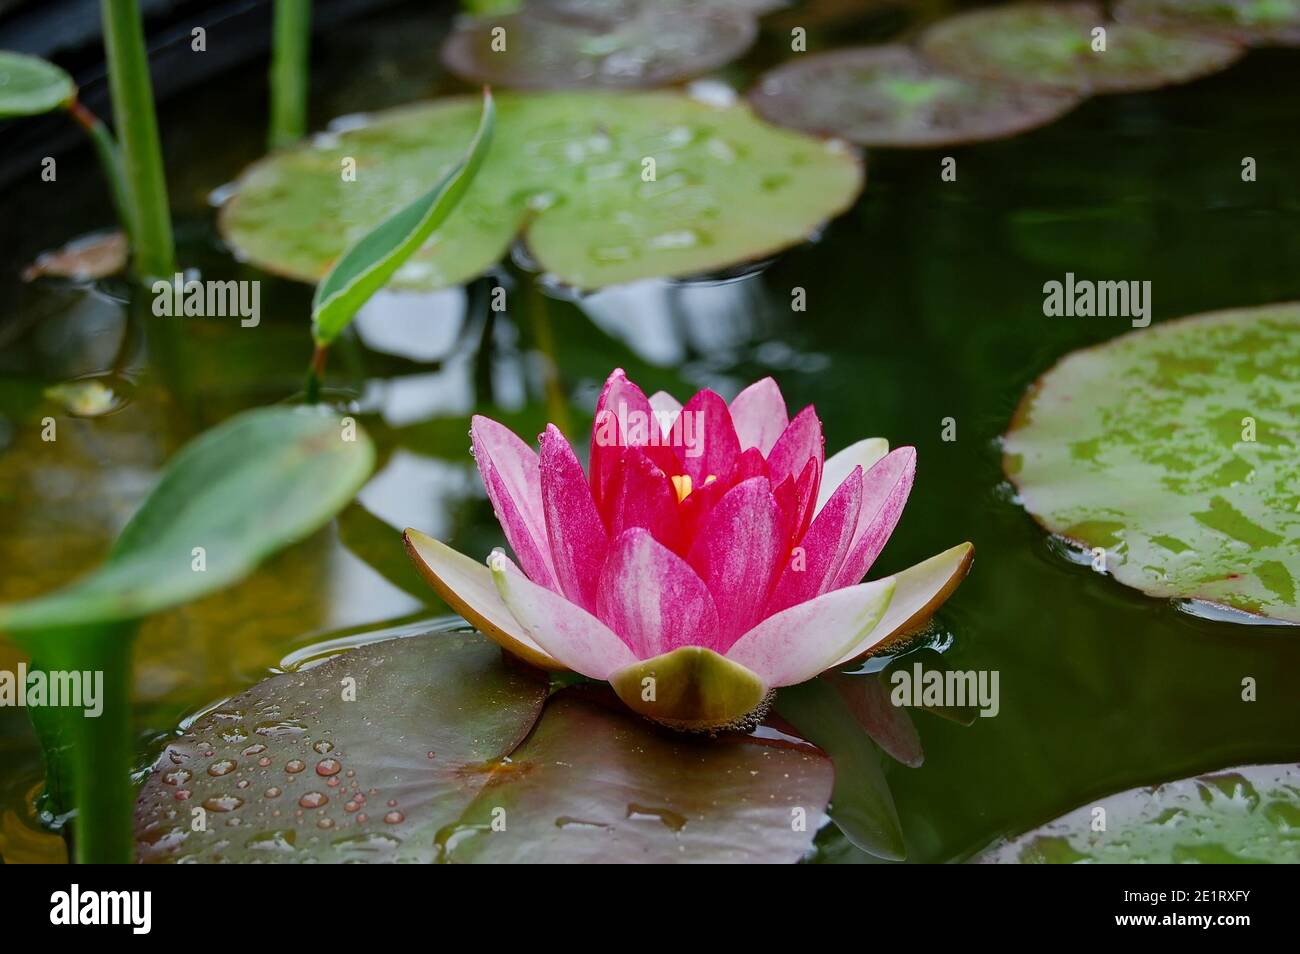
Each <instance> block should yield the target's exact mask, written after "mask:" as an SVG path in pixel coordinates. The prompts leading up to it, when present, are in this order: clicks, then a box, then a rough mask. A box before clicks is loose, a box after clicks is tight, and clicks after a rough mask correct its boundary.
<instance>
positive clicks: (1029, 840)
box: [973, 765, 1300, 864]
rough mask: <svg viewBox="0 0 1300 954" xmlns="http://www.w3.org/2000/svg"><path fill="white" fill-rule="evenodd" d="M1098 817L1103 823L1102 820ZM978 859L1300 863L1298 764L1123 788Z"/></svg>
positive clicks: (992, 861) (1250, 767)
mask: <svg viewBox="0 0 1300 954" xmlns="http://www.w3.org/2000/svg"><path fill="white" fill-rule="evenodd" d="M1099 812H1104V814H1099ZM1099 818H1100V819H1103V820H1104V825H1103V826H1099V825H1098V824H1097V821H1098V819H1099ZM1099 827H1100V828H1101V830H1098V828H1099ZM973 860H974V861H976V862H980V863H983V864H995V863H1006V862H1011V863H1019V864H1075V863H1079V862H1084V863H1094V864H1187V863H1200V864H1233V863H1237V864H1240V863H1251V862H1253V863H1268V862H1272V863H1276V864H1296V863H1297V862H1300V765H1247V766H1243V767H1241V768H1234V769H1227V770H1226V771H1223V772H1216V773H1214V774H1211V775H1200V776H1197V777H1196V778H1184V779H1180V780H1178V781H1176V782H1167V783H1165V784H1164V785H1157V786H1155V787H1154V788H1135V789H1132V790H1130V791H1127V792H1120V793H1119V794H1118V795H1111V796H1110V797H1108V798H1103V799H1099V800H1097V801H1096V802H1091V803H1089V804H1087V805H1083V806H1080V807H1079V808H1077V809H1075V810H1074V811H1072V812H1070V813H1069V814H1067V815H1062V816H1061V817H1060V818H1058V819H1056V820H1055V821H1052V822H1048V823H1047V824H1046V825H1044V826H1042V827H1041V828H1036V829H1034V830H1033V831H1030V832H1026V833H1025V834H1023V835H1020V836H1018V837H1016V838H1012V839H1010V840H1007V841H1003V842H999V843H998V844H995V845H993V846H992V847H990V848H988V849H987V850H986V851H984V852H983V853H981V854H980V855H979V856H978V857H976V858H975V859H973Z"/></svg>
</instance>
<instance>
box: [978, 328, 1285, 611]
mask: <svg viewBox="0 0 1300 954" xmlns="http://www.w3.org/2000/svg"><path fill="white" fill-rule="evenodd" d="M1060 320H1065V319H1060ZM1080 320H1087V319H1080ZM1097 320H1102V319H1097ZM1298 352H1300V304H1295V303H1292V304H1284V305H1268V306H1264V307H1260V308H1248V309H1242V310H1238V311H1224V312H1215V313H1211V314H1206V315H1197V316H1193V317H1191V318H1184V319H1182V320H1179V321H1174V322H1166V323H1164V324H1161V325H1158V326H1155V327H1152V328H1148V329H1143V330H1139V331H1134V332H1132V333H1130V334H1127V335H1124V336H1122V337H1119V338H1116V339H1113V340H1111V341H1109V342H1107V343H1105V344H1102V345H1099V346H1097V347H1094V348H1087V349H1084V350H1082V351H1076V352H1074V353H1073V354H1071V355H1068V356H1067V357H1066V358H1065V359H1063V360H1062V361H1061V362H1060V363H1059V364H1057V365H1056V367H1054V368H1053V369H1052V370H1050V371H1049V372H1048V373H1047V374H1045V375H1044V376H1043V377H1042V379H1040V380H1039V382H1038V383H1037V384H1036V385H1035V386H1034V387H1033V388H1031V389H1030V391H1029V393H1028V394H1027V395H1026V396H1025V399H1024V401H1023V402H1022V403H1021V406H1020V408H1019V410H1018V411H1017V412H1016V415H1015V417H1014V419H1013V421H1012V425H1011V429H1010V430H1009V431H1008V432H1007V434H1006V436H1005V438H1004V443H1003V449H1004V453H1005V457H1004V459H1003V466H1004V469H1005V470H1006V473H1007V476H1008V477H1010V478H1011V480H1012V481H1013V482H1014V483H1015V484H1016V486H1017V487H1018V488H1019V491H1020V498H1021V500H1022V502H1023V504H1024V506H1025V508H1026V509H1027V510H1028V511H1029V512H1030V513H1031V514H1032V515H1033V516H1034V518H1035V519H1036V520H1038V522H1039V523H1041V524H1042V525H1043V526H1044V527H1046V528H1047V529H1048V530H1050V531H1052V532H1053V533H1056V534H1059V535H1060V536H1062V537H1064V538H1066V539H1067V540H1070V541H1073V542H1074V543H1076V544H1078V545H1080V546H1082V547H1086V548H1088V549H1089V550H1092V549H1093V548H1097V547H1100V548H1104V550H1105V554H1104V558H1105V569H1106V571H1107V572H1109V573H1111V574H1113V575H1114V577H1115V578H1116V579H1117V580H1119V581H1120V582H1121V583H1124V584H1126V585H1128V586H1133V587H1136V588H1137V589H1140V590H1142V591H1143V592H1145V593H1148V594H1150V595H1152V596H1162V597H1174V598H1184V599H1194V600H1203V601H1208V602H1210V603H1215V604H1222V605H1224V606H1228V607H1232V608H1235V609H1238V610H1243V611H1245V612H1247V613H1253V614H1258V615H1261V616H1265V617H1270V618H1272V619H1276V620H1287V621H1290V622H1300V599H1298V598H1297V597H1298V595H1300V589H1298V586H1300V584H1298V582H1297V581H1300V468H1297V466H1296V460H1297V458H1296V448H1297V446H1298V445H1300V363H1298V362H1296V361H1295V360H1294V356H1295V355H1296V354H1297V353H1298Z"/></svg>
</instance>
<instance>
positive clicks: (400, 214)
mask: <svg viewBox="0 0 1300 954" xmlns="http://www.w3.org/2000/svg"><path fill="white" fill-rule="evenodd" d="M495 125H496V107H495V106H494V104H493V102H492V94H491V93H489V92H486V91H485V92H484V93H483V112H482V116H481V118H480V119H479V123H478V129H477V130H476V131H475V133H474V138H473V139H472V140H470V144H469V147H468V148H467V150H466V151H465V154H464V155H463V156H461V158H460V159H459V161H457V162H456V163H454V164H453V165H452V167H451V169H449V170H448V171H447V172H446V173H445V174H444V175H443V177H442V178H441V179H440V180H439V181H438V184H437V185H435V186H434V187H433V188H432V189H430V190H429V191H428V192H426V193H425V194H424V195H422V196H420V197H419V198H418V199H416V200H415V201H414V202H412V203H410V204H409V205H407V206H405V207H404V208H402V209H399V210H398V211H397V212H395V213H393V214H392V215H391V216H389V217H388V218H386V219H384V221H382V222H380V223H379V224H378V225H376V226H375V227H374V228H373V229H372V230H371V231H369V232H367V233H366V234H365V235H363V236H362V237H361V238H360V239H358V240H357V241H356V242H355V243H354V244H353V245H351V246H350V247H349V248H348V250H347V251H346V252H344V253H343V257H342V258H340V259H339V260H338V261H337V262H335V264H334V266H333V267H332V268H331V269H330V270H329V274H327V275H326V276H325V278H324V279H322V280H321V283H320V284H319V285H317V286H316V296H315V298H313V299H312V306H311V325H312V335H313V337H315V339H316V342H317V343H318V344H329V343H330V342H331V341H333V340H334V339H335V337H337V336H338V333H339V332H340V331H342V330H343V329H344V328H346V327H347V324H348V322H349V321H351V320H352V316H353V315H355V314H356V313H357V309H358V308H360V307H361V306H362V305H364V304H365V303H366V300H367V299H369V298H370V296H371V295H373V294H374V293H375V292H377V291H379V289H381V288H383V287H384V286H385V285H386V284H388V280H389V279H390V278H392V277H393V273H394V272H396V271H397V270H398V268H400V267H401V265H402V263H403V262H405V261H406V260H407V259H408V258H410V257H411V255H412V254H414V253H415V251H416V250H417V249H419V247H420V246H421V245H423V244H424V242H425V241H426V240H427V239H428V238H429V236H430V235H432V234H433V232H434V231H435V230H436V229H437V228H438V226H440V225H441V224H442V223H443V222H444V221H445V220H446V218H447V216H448V215H450V214H451V211H452V210H453V209H454V208H456V206H457V205H458V204H459V203H460V200H461V198H462V197H463V196H464V195H465V190H466V189H468V188H469V185H470V183H471V182H473V181H474V177H475V176H476V175H478V171H479V168H480V167H481V166H482V165H483V159H484V157H486V156H487V152H488V147H489V146H490V145H491V143H492V130H493V128H494V127H495Z"/></svg>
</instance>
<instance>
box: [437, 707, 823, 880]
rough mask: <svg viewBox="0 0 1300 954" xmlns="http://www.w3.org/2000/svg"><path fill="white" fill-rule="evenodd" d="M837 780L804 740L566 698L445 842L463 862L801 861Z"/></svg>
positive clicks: (451, 856) (502, 768)
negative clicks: (685, 725)
mask: <svg viewBox="0 0 1300 954" xmlns="http://www.w3.org/2000/svg"><path fill="white" fill-rule="evenodd" d="M832 774H833V769H832V767H831V763H830V760H829V759H827V758H826V756H825V755H823V754H822V753H821V752H819V751H818V750H817V749H815V748H814V747H813V746H811V745H807V744H806V743H801V742H799V741H797V740H792V739H776V738H773V739H767V740H765V739H761V738H755V737H753V736H721V737H719V738H716V739H709V738H701V737H698V736H689V735H683V734H679V733H674V732H671V731H670V730H667V729H660V728H657V727H654V726H652V725H651V724H650V723H648V722H646V721H645V720H644V719H638V718H636V717H634V716H630V715H627V714H625V713H623V712H620V711H617V710H615V709H611V708H607V707H606V706H604V705H602V704H600V703H599V702H595V701H589V700H587V699H584V698H578V697H574V696H569V695H561V696H560V697H558V698H556V699H555V700H553V701H552V702H551V703H550V704H548V706H547V708H546V714H545V715H544V716H543V718H542V721H541V722H540V723H539V724H538V726H537V729H536V730H535V731H534V732H533V734H532V735H531V736H530V737H529V738H528V741H527V742H525V743H524V744H523V745H522V746H521V747H520V748H519V750H518V751H516V752H515V753H514V754H513V755H512V756H511V758H510V762H509V763H508V764H505V765H502V766H500V767H499V769H498V772H497V774H496V775H494V776H493V778H492V780H491V782H490V783H489V784H488V786H487V787H486V788H485V789H483V791H482V792H481V793H480V795H479V796H478V798H477V799H476V800H475V802H474V804H473V805H472V806H471V807H470V809H469V811H467V812H466V813H465V816H464V817H463V818H462V819H461V820H460V821H459V822H458V823H457V824H455V825H453V826H451V827H450V828H446V829H444V830H443V831H441V832H440V833H439V835H438V840H439V842H440V843H441V844H443V845H444V846H445V848H446V853H447V854H446V860H448V861H452V862H464V861H474V862H548V863H550V862H577V863H595V862H614V861H617V862H638V863H649V864H656V863H675V862H704V861H707V862H732V863H742V864H754V863H777V862H786V863H788V862H794V861H798V860H800V859H801V858H802V857H803V856H804V855H805V854H806V853H807V852H808V851H809V849H810V848H811V847H812V839H813V836H814V835H815V834H816V833H817V829H818V828H820V827H821V825H822V822H823V821H824V819H825V810H826V801H827V799H828V798H829V797H830V792H831V781H832ZM494 820H497V822H498V824H497V828H496V829H495V830H494V828H493V824H492V823H493V821H494Z"/></svg>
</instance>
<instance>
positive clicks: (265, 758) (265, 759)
mask: <svg viewBox="0 0 1300 954" xmlns="http://www.w3.org/2000/svg"><path fill="white" fill-rule="evenodd" d="M257 764H258V765H260V766H262V768H266V767H267V766H268V765H270V764H271V757H270V756H269V755H263V756H262V757H261V758H260V759H258V760H257Z"/></svg>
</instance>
